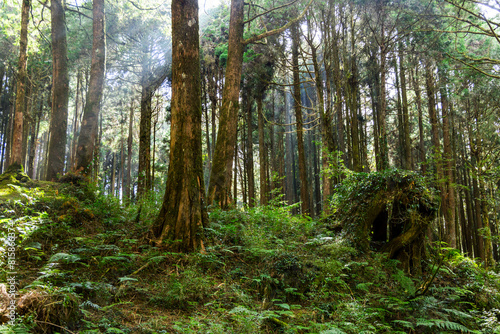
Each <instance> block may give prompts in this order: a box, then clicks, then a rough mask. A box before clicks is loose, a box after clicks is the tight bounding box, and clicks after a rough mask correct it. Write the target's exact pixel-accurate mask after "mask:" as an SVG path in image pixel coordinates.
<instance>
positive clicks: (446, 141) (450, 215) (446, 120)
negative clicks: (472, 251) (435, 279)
mask: <svg viewBox="0 0 500 334" xmlns="http://www.w3.org/2000/svg"><path fill="white" fill-rule="evenodd" d="M438 71H439V74H440V75H439V83H440V85H439V91H440V95H441V109H442V118H443V159H444V176H445V180H446V181H445V185H444V187H443V188H444V189H445V193H444V194H443V195H444V198H443V201H444V202H445V205H443V206H442V207H443V213H444V218H445V224H446V234H445V236H446V237H445V241H446V242H447V243H448V245H449V246H450V247H452V248H457V232H456V227H455V188H454V183H455V179H454V168H453V166H454V165H455V160H454V159H453V153H452V147H451V146H452V145H451V134H450V131H451V129H450V128H451V126H450V117H451V116H450V115H451V114H450V106H449V101H448V92H447V89H446V84H447V81H448V80H447V75H446V72H445V70H444V69H442V68H440V69H439V70H438Z"/></svg>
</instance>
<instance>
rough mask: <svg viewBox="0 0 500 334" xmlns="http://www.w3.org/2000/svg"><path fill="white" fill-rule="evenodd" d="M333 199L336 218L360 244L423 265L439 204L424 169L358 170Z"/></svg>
mask: <svg viewBox="0 0 500 334" xmlns="http://www.w3.org/2000/svg"><path fill="white" fill-rule="evenodd" d="M334 203H335V206H336V207H334V210H332V211H333V212H335V215H334V216H333V219H334V220H335V221H337V225H340V226H341V227H342V231H343V232H344V235H345V237H346V238H347V239H348V240H350V241H351V242H352V243H353V244H354V245H355V246H356V247H357V248H359V249H360V250H362V251H368V250H370V248H371V249H373V250H381V251H382V252H388V253H389V256H390V257H391V258H395V259H399V260H400V261H402V265H403V266H404V267H407V268H409V267H412V266H417V267H418V266H419V264H417V263H414V262H416V261H418V259H420V255H419V254H420V251H419V249H421V246H422V243H423V236H424V234H425V231H426V227H427V225H428V224H429V223H430V221H431V220H432V218H433V217H434V215H435V213H436V211H437V207H438V201H437V197H436V196H435V195H434V190H433V189H432V188H430V187H428V186H427V184H426V180H425V179H424V178H423V177H422V176H421V175H419V174H417V173H414V172H410V171H400V170H389V171H385V172H381V173H369V174H366V173H357V174H353V175H351V176H350V177H348V178H347V179H346V180H344V182H343V183H342V184H341V185H339V186H338V187H337V195H336V198H334ZM335 209H336V210H335ZM414 252H417V253H419V254H413V253H414ZM418 262H420V261H418Z"/></svg>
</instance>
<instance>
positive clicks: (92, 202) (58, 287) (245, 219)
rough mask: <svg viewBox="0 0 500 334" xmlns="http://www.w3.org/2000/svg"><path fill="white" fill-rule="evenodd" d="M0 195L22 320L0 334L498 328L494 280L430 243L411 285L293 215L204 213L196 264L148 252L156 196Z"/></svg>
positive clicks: (324, 227) (35, 187)
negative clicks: (203, 239) (135, 202)
mask: <svg viewBox="0 0 500 334" xmlns="http://www.w3.org/2000/svg"><path fill="white" fill-rule="evenodd" d="M394 177H405V175H404V174H402V173H401V172H393V173H391V175H386V174H384V175H378V173H372V174H367V175H366V176H364V177H363V178H366V180H360V179H359V176H358V177H357V179H356V182H360V181H361V182H373V181H375V182H376V183H383V182H381V180H382V181H383V180H387V179H388V178H394ZM368 178H369V179H370V180H368ZM72 181H73V182H75V180H72ZM352 181H353V180H350V179H348V180H347V181H346V182H345V191H344V192H343V193H344V194H348V193H349V189H350V190H352V186H353V183H349V182H352ZM5 189H11V190H12V191H11V193H10V194H9V195H3V196H4V197H2V225H1V226H2V230H1V231H2V237H3V238H5V237H6V233H7V230H6V225H7V224H6V221H13V222H14V224H15V228H16V230H17V231H18V238H17V240H16V244H17V246H18V247H17V260H18V261H19V265H18V268H17V271H18V273H19V274H18V277H19V279H20V282H19V288H20V293H21V298H20V301H21V302H20V305H22V307H21V308H20V313H22V314H23V316H22V317H19V318H18V319H17V322H16V325H15V326H14V327H12V326H11V327H10V328H8V327H5V326H3V327H0V330H1V332H2V333H35V332H36V333H42V332H45V331H47V332H50V333H57V332H59V333H68V331H66V330H65V329H63V328H66V329H68V330H70V331H71V332H73V333H221V334H222V333H353V334H354V333H497V332H498V331H499V330H500V324H499V322H498V316H499V312H498V309H500V277H499V276H498V274H496V273H495V272H493V271H488V270H485V269H483V268H481V267H480V266H478V265H477V263H475V262H474V261H473V260H471V259H469V258H467V257H464V256H462V255H461V254H460V253H459V252H458V251H456V250H455V249H450V248H447V247H445V246H443V245H442V244H440V243H438V242H436V243H434V244H428V245H427V247H426V250H425V252H426V254H427V257H426V259H425V261H423V262H422V269H423V270H422V272H421V273H419V274H414V275H409V273H408V272H406V271H404V270H401V269H400V266H399V264H400V263H399V261H397V260H390V259H389V258H388V256H387V254H384V253H379V252H376V251H373V250H365V251H361V250H360V249H359V248H358V247H356V246H355V243H353V241H352V240H350V239H349V238H346V235H344V234H343V233H342V232H338V231H333V230H332V229H331V228H330V227H331V225H332V224H331V223H326V222H322V221H315V220H311V219H307V218H301V217H297V216H291V215H290V214H289V211H290V209H291V208H290V207H286V206H282V203H280V202H273V203H270V205H268V206H263V207H257V208H254V209H251V210H248V211H241V210H229V211H221V210H214V211H212V212H211V214H210V227H209V228H208V229H206V230H205V232H206V235H207V241H208V246H207V248H206V253H203V254H200V253H194V254H182V253H172V252H168V251H165V250H162V248H159V247H155V246H154V245H152V244H151V243H149V242H148V239H149V236H150V233H149V232H148V231H149V230H150V222H151V220H152V219H153V217H154V216H155V214H156V213H157V210H156V209H155V208H154V207H155V206H156V205H155V204H154V203H155V199H154V198H150V199H148V200H146V201H144V203H143V207H142V210H141V209H140V208H139V207H138V206H129V207H124V206H122V205H120V203H119V202H118V201H117V200H116V199H115V198H114V197H112V196H105V195H102V194H100V192H99V191H98V189H95V188H88V186H86V185H78V184H76V185H74V184H69V183H60V184H52V183H38V182H30V183H28V184H26V183H24V184H22V185H19V186H15V185H12V186H6V185H5V184H3V185H2V191H6V190H5ZM371 190H373V189H371ZM371 190H367V191H371ZM426 191H430V189H426ZM156 200H158V199H156ZM340 203H345V202H344V201H342V200H341V199H340ZM349 203H350V202H349ZM5 277H6V272H5V271H2V273H1V277H0V279H2V280H4V279H5ZM2 298H3V297H2ZM71 332H70V333H71Z"/></svg>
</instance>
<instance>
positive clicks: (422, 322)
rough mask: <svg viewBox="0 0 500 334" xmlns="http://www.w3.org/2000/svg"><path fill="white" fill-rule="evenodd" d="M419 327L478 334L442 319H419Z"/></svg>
mask: <svg viewBox="0 0 500 334" xmlns="http://www.w3.org/2000/svg"><path fill="white" fill-rule="evenodd" d="M419 326H423V327H427V328H429V329H430V328H433V327H437V328H438V329H440V330H450V331H458V332H461V333H478V332H476V331H471V330H470V329H468V328H467V327H465V326H464V325H461V324H459V323H456V322H453V321H448V320H442V319H430V320H427V319H418V320H417V327H419Z"/></svg>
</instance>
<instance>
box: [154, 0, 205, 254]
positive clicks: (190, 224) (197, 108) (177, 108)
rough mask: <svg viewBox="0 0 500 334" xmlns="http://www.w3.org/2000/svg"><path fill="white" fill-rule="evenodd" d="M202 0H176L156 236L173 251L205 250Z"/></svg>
mask: <svg viewBox="0 0 500 334" xmlns="http://www.w3.org/2000/svg"><path fill="white" fill-rule="evenodd" d="M198 24H199V23H198V1H196V0H184V1H180V0H173V1H172V127H171V129H172V130H171V131H172V132H171V140H170V165H169V168H168V176H167V185H166V189H165V197H164V200H163V205H162V207H161V210H160V214H159V216H158V218H157V219H156V222H155V224H154V228H153V230H154V235H155V237H156V238H157V241H158V243H159V244H160V245H162V244H163V242H168V244H166V246H167V248H169V249H170V250H172V251H177V252H179V251H181V252H190V251H196V250H201V251H204V246H203V227H204V226H206V225H207V224H208V216H207V212H206V209H205V203H204V196H205V189H204V182H203V161H202V144H201V123H202V122H201V84H200V59H199V35H198V31H199V25H198Z"/></svg>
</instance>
